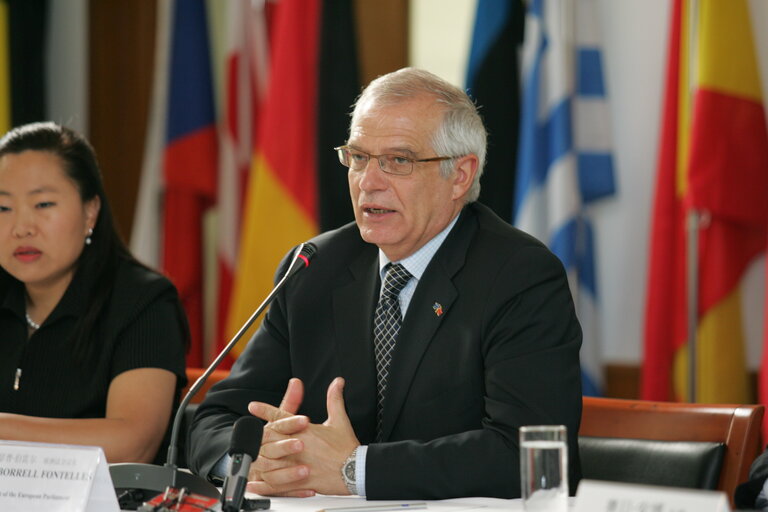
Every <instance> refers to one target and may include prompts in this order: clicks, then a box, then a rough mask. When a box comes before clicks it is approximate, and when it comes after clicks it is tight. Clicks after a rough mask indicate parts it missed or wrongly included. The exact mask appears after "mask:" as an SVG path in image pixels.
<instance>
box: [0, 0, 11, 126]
mask: <svg viewBox="0 0 768 512" xmlns="http://www.w3.org/2000/svg"><path fill="white" fill-rule="evenodd" d="M8 31H9V27H8V2H7V1H6V0H2V1H0V133H5V132H7V131H8V130H10V129H11V58H10V48H9V45H8Z"/></svg>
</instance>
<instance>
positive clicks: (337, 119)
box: [317, 0, 360, 231]
mask: <svg viewBox="0 0 768 512" xmlns="http://www.w3.org/2000/svg"><path fill="white" fill-rule="evenodd" d="M356 31H357V30H356V26H355V13H354V2H353V1H352V0H342V1H335V2H323V3H322V23H321V25H320V45H319V46H320V56H319V59H320V60H319V66H318V93H317V94H318V102H317V176H318V215H319V222H320V230H321V231H326V230H329V229H334V228H337V227H339V226H341V225H343V224H346V223H347V222H351V221H353V220H354V218H355V216H354V213H353V211H352V202H351V200H350V198H349V185H348V182H347V172H346V171H347V169H346V167H344V166H342V165H341V164H340V163H339V157H338V156H337V155H336V152H335V151H333V148H334V147H336V146H340V145H341V144H343V143H344V142H346V140H347V137H348V129H349V110H350V106H351V105H352V104H353V103H354V102H355V98H357V96H358V94H360V76H359V73H360V72H359V66H358V57H357V37H356Z"/></svg>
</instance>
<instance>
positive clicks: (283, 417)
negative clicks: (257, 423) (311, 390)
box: [247, 377, 360, 497]
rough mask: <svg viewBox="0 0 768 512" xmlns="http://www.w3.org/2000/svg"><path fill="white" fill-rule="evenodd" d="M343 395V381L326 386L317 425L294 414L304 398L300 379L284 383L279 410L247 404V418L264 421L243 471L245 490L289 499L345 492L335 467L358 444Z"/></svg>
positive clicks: (265, 404)
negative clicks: (258, 442)
mask: <svg viewBox="0 0 768 512" xmlns="http://www.w3.org/2000/svg"><path fill="white" fill-rule="evenodd" d="M343 391H344V379H343V378H341V377H336V378H335V379H334V380H333V382H331V384H330V386H328V392H327V395H326V408H327V410H328V419H327V420H325V422H323V423H322V424H315V423H310V421H309V418H308V417H306V416H301V415H297V414H296V412H297V411H298V410H299V406H300V405H301V402H302V400H303V399H304V384H303V383H302V382H301V380H300V379H296V378H293V379H291V380H290V381H289V382H288V388H287V389H286V391H285V395H284V396H283V401H282V402H281V403H280V407H275V406H273V405H270V404H267V403H264V402H251V403H250V404H248V411H249V412H250V413H251V414H253V415H254V416H256V417H258V418H260V419H262V420H264V421H266V422H267V424H266V425H265V426H264V437H263V439H262V442H261V449H260V450H259V456H258V458H257V459H256V461H255V462H253V463H252V464H251V468H250V471H249V472H248V486H247V490H248V491H250V492H254V493H257V494H261V495H264V496H294V497H309V496H314V495H315V494H316V493H319V494H349V491H348V490H347V487H346V485H345V484H344V480H343V479H342V477H341V467H342V465H343V464H344V461H345V460H346V459H347V457H348V456H349V454H350V453H352V451H353V450H354V449H355V448H356V447H358V446H359V445H360V442H359V441H358V440H357V436H356V435H355V432H354V430H353V429H352V424H351V423H350V421H349V417H348V416H347V411H346V409H345V407H344V396H343Z"/></svg>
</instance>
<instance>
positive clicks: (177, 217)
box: [132, 0, 218, 366]
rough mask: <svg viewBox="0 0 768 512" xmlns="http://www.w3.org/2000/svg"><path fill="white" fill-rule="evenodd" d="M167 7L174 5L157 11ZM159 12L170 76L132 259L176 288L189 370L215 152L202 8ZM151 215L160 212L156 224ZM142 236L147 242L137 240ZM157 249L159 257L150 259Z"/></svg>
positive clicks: (197, 346)
mask: <svg viewBox="0 0 768 512" xmlns="http://www.w3.org/2000/svg"><path fill="white" fill-rule="evenodd" d="M166 3H167V4H171V5H168V6H162V5H161V4H166ZM165 8H167V9H168V11H165V10H164V9H165ZM158 10H159V11H158V12H159V14H161V17H160V18H159V21H165V22H166V23H167V26H168V27H169V29H168V30H167V33H166V32H163V33H161V34H159V35H160V36H161V37H160V38H159V39H158V48H159V49H158V55H159V56H160V57H161V59H159V60H160V61H161V62H165V64H166V66H165V68H163V69H156V71H157V72H159V73H160V75H167V76H165V77H156V79H155V84H154V85H155V91H154V92H155V93H156V94H157V96H156V97H154V98H153V106H152V112H151V113H150V116H151V121H152V123H158V124H157V125H155V124H152V125H151V126H150V134H151V135H154V136H158V138H157V139H156V140H154V141H148V144H147V156H145V165H148V166H149V167H145V170H144V173H143V175H142V182H143V181H144V180H148V181H147V184H146V185H145V184H144V183H142V184H141V185H140V194H141V196H140V198H139V209H138V210H140V209H141V208H142V207H148V208H149V213H148V214H147V218H145V219H138V220H140V224H138V225H137V230H136V231H135V232H134V235H133V238H134V240H136V242H135V244H132V246H136V247H138V248H139V249H140V252H138V253H137V254H138V256H139V257H143V258H144V261H145V262H147V263H150V264H151V263H154V259H155V258H159V261H160V267H161V268H162V270H163V271H164V272H165V273H166V274H167V275H168V276H169V277H170V278H171V280H172V281H173V283H174V284H175V285H176V288H177V289H178V291H179V296H180V298H181V302H182V304H183V305H184V309H185V311H186V313H187V317H188V319H189V323H190V332H191V336H192V340H191V347H190V350H189V352H188V354H187V365H188V366H201V365H202V363H203V263H202V219H203V213H204V211H205V210H206V209H207V208H208V207H210V206H211V205H212V204H213V203H214V201H215V198H216V186H217V183H216V168H217V146H218V142H217V134H216V116H215V109H214V96H213V84H212V78H211V64H210V55H209V45H208V27H207V20H206V10H205V3H204V1H203V0H177V1H176V2H158ZM163 42H165V43H166V44H165V45H163V44H162V43H163ZM161 46H164V47H165V49H162V48H160V47H161ZM162 52H165V53H162ZM158 87H162V90H160V91H158ZM156 110H157V111H156ZM160 141H161V142H160ZM158 191H162V192H158ZM144 194H146V196H144ZM160 202H161V203H160ZM158 204H161V206H159V205H158ZM153 213H157V214H158V216H157V217H156V218H154V219H152V217H151V215H152V214H153ZM144 214H145V213H143V212H139V213H138V215H144ZM158 218H161V219H162V220H160V224H161V225H162V234H161V236H160V239H159V244H156V245H155V246H153V242H152V239H153V237H155V236H156V235H154V234H153V232H156V230H157V225H158V224H155V225H154V226H152V225H147V224H146V221H147V219H149V220H150V221H152V220H155V221H157V219H158ZM143 236H147V237H148V238H147V240H149V241H145V240H143V239H141V237H143ZM155 240H156V239H155ZM158 245H159V247H157V246H158ZM155 248H156V249H158V252H159V253H160V254H159V256H158V255H157V254H156V253H153V250H154V249H155Z"/></svg>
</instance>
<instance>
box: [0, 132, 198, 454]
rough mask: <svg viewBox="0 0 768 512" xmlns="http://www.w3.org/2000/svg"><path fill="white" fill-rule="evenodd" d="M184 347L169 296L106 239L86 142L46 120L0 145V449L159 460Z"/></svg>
mask: <svg viewBox="0 0 768 512" xmlns="http://www.w3.org/2000/svg"><path fill="white" fill-rule="evenodd" d="M188 339H189V332H188V327H187V321H186V317H185V316H184V313H183V310H182V309H181V305H180V303H179V300H178V296H177V292H176V289H175V288H174V287H173V285H172V284H171V283H170V282H169V281H168V280H167V279H165V278H164V277H162V276H161V275H159V274H157V273H156V272H154V271H152V270H150V269H148V268H146V267H145V266H143V265H141V264H140V263H138V262H137V261H136V260H135V259H134V258H133V257H132V256H131V254H130V253H129V251H128V249H127V248H126V247H125V244H124V243H123V242H122V241H121V239H120V237H119V236H118V234H117V231H116V229H115V225H114V221H113V218H112V213H111V211H110V208H109V203H108V202H107V198H106V196H105V194H104V187H103V183H102V179H101V173H100V171H99V167H98V164H97V161H96V156H95V153H94V151H93V148H92V147H91V146H90V144H89V143H88V142H87V141H86V140H85V139H84V138H83V137H82V136H80V135H79V134H77V133H75V132H74V131H72V130H70V129H68V128H65V127H62V126H59V125H56V124H54V123H34V124H29V125H25V126H21V127H18V128H15V129H13V130H11V131H10V132H8V133H7V134H6V135H5V136H4V137H3V138H2V139H0V439H14V440H26V441H41V442H50V443H64V444H85V445H98V446H101V447H103V448H104V451H105V453H106V456H107V459H108V461H109V462H127V461H133V462H152V461H154V462H158V461H160V460H161V459H162V458H163V457H164V455H165V452H164V450H162V449H161V448H162V445H163V443H164V439H165V437H166V433H167V431H168V425H169V419H170V417H171V411H172V407H173V405H174V403H176V402H177V400H178V396H179V393H180V390H181V388H182V387H183V386H184V384H185V383H186V377H185V364H184V352H185V346H186V345H187V343H188Z"/></svg>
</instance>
